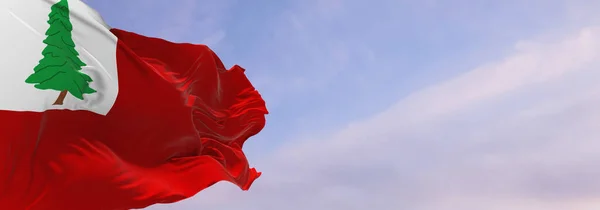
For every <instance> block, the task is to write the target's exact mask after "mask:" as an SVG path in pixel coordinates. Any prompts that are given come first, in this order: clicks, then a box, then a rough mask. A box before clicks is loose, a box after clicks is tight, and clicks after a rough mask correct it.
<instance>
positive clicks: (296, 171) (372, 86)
mask: <svg viewBox="0 0 600 210" xmlns="http://www.w3.org/2000/svg"><path fill="white" fill-rule="evenodd" d="M85 2H87V3H88V4H89V5H90V6H92V7H93V8H95V9H96V10H98V11H99V12H100V14H101V15H102V16H103V17H104V19H105V20H106V21H107V23H108V24H109V25H111V26H112V27H115V28H121V29H125V30H129V31H133V32H137V33H141V34H144V35H148V36H155V37H161V38H165V39H168V40H171V41H176V42H191V43H202V44H206V45H208V46H209V47H211V48H212V49H213V50H215V51H216V53H217V54H218V55H219V56H220V57H221V59H222V60H223V62H224V63H225V64H226V66H232V65H234V64H239V65H241V66H242V67H244V68H245V69H246V70H247V71H246V73H247V75H248V77H249V78H250V80H251V81H252V82H253V84H254V85H255V87H256V88H257V89H258V90H259V92H260V93H261V94H262V95H263V97H264V98H265V100H266V102H267V107H268V109H269V111H270V114H269V115H268V116H267V126H266V127H265V129H264V130H263V131H262V132H261V133H260V134H258V135H257V136H255V137H252V138H251V139H250V140H249V141H248V143H247V144H246V145H245V150H246V152H247V155H248V158H249V160H250V163H251V165H253V166H254V167H256V168H257V169H258V170H259V171H262V172H263V176H261V178H259V179H258V180H257V181H256V182H255V184H254V185H253V187H252V188H251V189H250V190H249V191H241V190H239V189H238V188H236V187H235V186H234V185H233V184H230V183H225V182H222V183H218V184H217V185H215V186H213V187H211V188H209V189H207V190H204V191H202V192H200V193H198V194H197V195H196V196H194V197H192V198H189V199H186V200H183V201H181V202H178V203H175V204H160V205H154V206H151V207H148V208H147V209H150V210H167V209H175V210H196V209H215V210H282V209H286V210H306V209H312V210H364V209H372V210H398V209H402V210H481V209H486V210H506V209H510V210H565V209H577V210H592V209H593V210H597V209H600V181H597V177H599V176H600V162H599V161H598V160H600V152H598V151H599V150H598V148H600V142H598V139H599V138H600V129H599V128H600V83H599V82H597V81H598V78H600V14H599V13H598V12H597V10H598V8H600V0H503V1H491V0H419V1H414V0H410V1H409V0H369V1H367V0H362V1H361V0H302V1H300V0H278V1H272V0H268V1H267V0H256V1H241V0H177V1H157V0H127V1H123V0H88V1H85Z"/></svg>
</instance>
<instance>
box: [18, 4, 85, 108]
mask: <svg viewBox="0 0 600 210" xmlns="http://www.w3.org/2000/svg"><path fill="white" fill-rule="evenodd" d="M50 10H51V11H50V14H48V17H49V20H48V24H49V25H50V27H49V28H48V30H47V31H46V36H47V37H46V39H45V40H44V43H45V44H46V48H44V50H43V51H42V55H43V56H44V57H43V58H42V59H41V60H40V61H39V64H38V65H37V66H36V67H35V68H34V69H33V71H34V73H33V74H31V75H30V76H29V77H28V78H27V79H26V80H25V82H26V83H29V84H35V86H34V87H35V88H37V89H40V90H48V89H50V90H56V91H60V94H59V96H58V98H57V99H56V101H55V102H54V104H53V105H62V104H63V102H64V99H65V97H66V96H67V92H68V93H71V94H72V95H73V96H75V97H76V98H78V99H81V100H83V94H91V93H95V92H96V90H94V89H92V88H90V86H89V83H90V82H92V81H93V80H92V78H91V77H90V76H88V75H86V74H84V73H82V72H81V67H82V66H85V65H86V64H85V63H83V61H81V59H79V53H78V52H77V51H76V50H75V42H74V41H73V38H72V35H71V31H73V25H72V24H71V21H70V20H69V5H68V3H67V0H60V1H59V2H58V3H56V4H54V5H52V7H51V8H50Z"/></svg>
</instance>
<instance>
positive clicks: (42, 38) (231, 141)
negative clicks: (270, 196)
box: [0, 0, 267, 210]
mask: <svg viewBox="0 0 600 210" xmlns="http://www.w3.org/2000/svg"><path fill="white" fill-rule="evenodd" d="M0 9H1V11H0V16H1V18H0V28H1V29H2V33H0V51H1V52H0V53H1V55H2V57H1V58H0V63H1V64H2V71H0V72H1V73H2V75H1V76H0V97H1V99H0V208H1V209H7V210H23V209H28V210H29V209H30V210H83V209H85V210H96V209H98V210H100V209H102V210H112V209H114V210H117V209H131V208H143V207H146V206H148V205H152V204H155V203H170V202H176V201H178V200H181V199H184V198H188V197H190V196H193V195H194V194H196V193H197V192H199V191H201V190H202V189H205V188H207V187H209V186H211V185H212V184H214V183H216V182H218V181H223V180H225V181H229V182H232V183H235V184H236V185H238V186H240V187H241V188H242V189H244V190H246V189H248V188H249V187H250V185H251V184H252V182H253V181H254V180H255V179H256V178H257V177H258V176H259V175H260V174H259V173H258V172H257V171H256V170H254V169H253V168H249V165H248V161H247V160H246V158H245V156H244V153H243V152H242V146H243V144H244V142H245V141H246V140H247V139H248V138H249V137H251V136H253V135H255V134H257V133H258V132H259V131H260V130H261V129H262V128H263V127H264V125H265V117H264V116H265V114H267V110H266V108H265V103H264V101H263V100H262V98H261V97H260V95H259V93H258V92H257V91H256V90H255V89H254V87H253V86H252V85H251V83H250V82H249V81H248V79H247V78H246V76H245V75H244V69H242V68H241V67H239V66H234V67H232V68H231V69H229V70H227V69H225V67H224V66H223V64H222V62H221V61H220V60H219V58H218V57H217V56H216V55H215V54H214V52H213V51H211V50H210V49H209V48H208V47H206V46H204V45H194V44H178V43H172V42H168V41H165V40H162V39H157V38H151V37H145V36H142V35H138V34H135V33H131V32H127V31H124V30H119V29H114V28H110V27H109V26H107V25H106V24H105V23H104V22H103V21H102V18H101V17H100V16H99V15H98V14H97V13H96V12H95V11H94V10H93V9H91V8H89V7H88V6H87V5H86V4H84V3H83V2H81V1H80V0H68V1H67V0H0Z"/></svg>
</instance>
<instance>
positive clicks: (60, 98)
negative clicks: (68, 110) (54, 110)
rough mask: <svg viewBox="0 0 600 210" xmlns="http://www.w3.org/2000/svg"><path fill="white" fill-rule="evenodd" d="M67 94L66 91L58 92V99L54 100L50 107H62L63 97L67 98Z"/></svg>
mask: <svg viewBox="0 0 600 210" xmlns="http://www.w3.org/2000/svg"><path fill="white" fill-rule="evenodd" d="M67 93H68V91H66V90H63V91H60V94H59V95H58V98H57V99H56V101H54V104H52V105H63V102H64V101H65V97H67Z"/></svg>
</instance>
